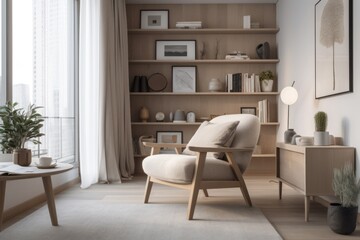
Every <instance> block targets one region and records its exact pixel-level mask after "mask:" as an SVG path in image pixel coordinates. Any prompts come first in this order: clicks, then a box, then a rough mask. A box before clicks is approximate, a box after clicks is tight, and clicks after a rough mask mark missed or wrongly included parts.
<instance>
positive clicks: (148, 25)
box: [140, 10, 169, 29]
mask: <svg viewBox="0 0 360 240" xmlns="http://www.w3.org/2000/svg"><path fill="white" fill-rule="evenodd" d="M140 28H141V29H168V28H169V10H140Z"/></svg>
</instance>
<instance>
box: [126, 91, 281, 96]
mask: <svg viewBox="0 0 360 240" xmlns="http://www.w3.org/2000/svg"><path fill="white" fill-rule="evenodd" d="M277 95H279V92H196V93H176V92H131V93H130V96H277Z"/></svg>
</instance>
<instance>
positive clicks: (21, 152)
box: [0, 102, 44, 166]
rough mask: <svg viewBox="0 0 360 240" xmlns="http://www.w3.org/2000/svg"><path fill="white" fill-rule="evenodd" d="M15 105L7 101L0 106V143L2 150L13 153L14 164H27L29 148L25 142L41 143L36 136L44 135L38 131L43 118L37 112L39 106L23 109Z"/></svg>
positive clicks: (28, 162) (29, 153) (29, 157)
mask: <svg viewBox="0 0 360 240" xmlns="http://www.w3.org/2000/svg"><path fill="white" fill-rule="evenodd" d="M16 106H17V103H11V102H7V103H6V104H5V105H4V106H1V107H0V119H1V124H0V136H1V140H0V145H1V148H2V151H3V152H8V153H13V159H14V163H15V164H19V165H21V166H29V165H30V164H31V150H30V149H27V148H25V143H26V142H32V143H34V144H40V143H41V142H40V141H39V140H38V138H39V137H41V136H43V135H44V134H43V133H40V129H41V128H42V126H43V124H42V123H43V121H44V119H43V118H42V116H41V114H39V113H38V112H37V109H38V108H40V107H35V105H30V106H29V108H28V109H27V110H26V111H25V110H24V109H22V108H17V107H16Z"/></svg>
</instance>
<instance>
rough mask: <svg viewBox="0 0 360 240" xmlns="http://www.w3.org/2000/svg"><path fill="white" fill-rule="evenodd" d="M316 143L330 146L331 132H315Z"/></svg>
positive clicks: (316, 144)
mask: <svg viewBox="0 0 360 240" xmlns="http://www.w3.org/2000/svg"><path fill="white" fill-rule="evenodd" d="M314 145H315V146H328V145H330V136H329V132H320V131H315V132H314Z"/></svg>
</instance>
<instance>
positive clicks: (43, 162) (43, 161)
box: [39, 157, 53, 167]
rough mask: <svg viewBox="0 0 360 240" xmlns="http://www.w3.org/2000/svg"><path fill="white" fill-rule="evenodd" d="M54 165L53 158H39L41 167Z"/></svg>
mask: <svg viewBox="0 0 360 240" xmlns="http://www.w3.org/2000/svg"><path fill="white" fill-rule="evenodd" d="M52 163H53V160H52V157H40V158H39V165H41V166H44V167H47V166H50V165H51V164H52Z"/></svg>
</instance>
